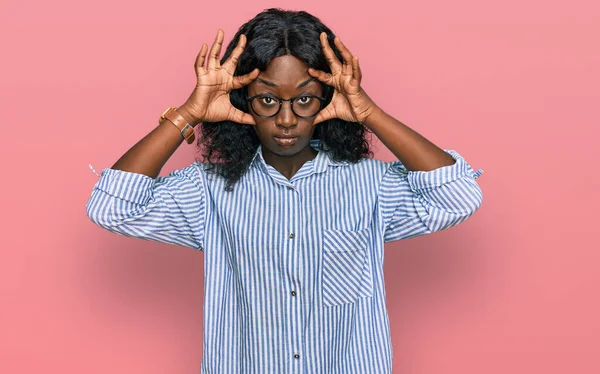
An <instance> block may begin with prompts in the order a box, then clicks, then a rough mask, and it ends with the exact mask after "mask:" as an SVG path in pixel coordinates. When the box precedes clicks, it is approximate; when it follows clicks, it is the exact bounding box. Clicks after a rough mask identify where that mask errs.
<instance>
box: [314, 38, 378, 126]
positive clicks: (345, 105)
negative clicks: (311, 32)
mask: <svg viewBox="0 0 600 374" xmlns="http://www.w3.org/2000/svg"><path fill="white" fill-rule="evenodd" d="M320 38H321V47H322V48H323V54H324V55H325V58H326V59H327V62H328V63H329V67H330V68H331V73H326V72H324V71H322V70H316V69H313V68H310V69H308V73H309V74H310V75H311V76H313V77H315V78H317V79H318V80H319V81H321V82H323V83H325V84H327V85H329V86H332V87H333V88H334V89H335V90H334V93H333V98H332V99H331V103H330V104H329V105H328V106H326V107H325V108H324V109H323V110H321V111H320V112H319V114H317V117H316V118H315V122H314V123H315V124H316V123H319V122H323V121H326V120H328V119H331V118H339V119H342V120H344V121H348V122H362V123H364V122H365V120H366V119H367V117H369V115H370V114H371V113H372V112H373V110H374V108H375V103H374V102H373V101H372V100H371V98H370V97H369V96H368V95H367V93H366V92H365V91H364V90H363V89H362V88H361V87H360V82H361V80H362V73H361V71H360V66H359V65H358V57H357V56H352V53H350V50H348V48H346V46H344V44H343V43H342V41H341V40H340V38H339V37H337V36H336V37H335V39H334V43H335V45H336V46H337V47H338V49H339V51H340V53H341V54H342V58H343V60H344V61H343V62H340V60H338V58H337V57H336V55H335V53H334V52H333V49H331V46H330V45H329V41H328V40H327V34H326V33H324V32H323V33H321V36H320Z"/></svg>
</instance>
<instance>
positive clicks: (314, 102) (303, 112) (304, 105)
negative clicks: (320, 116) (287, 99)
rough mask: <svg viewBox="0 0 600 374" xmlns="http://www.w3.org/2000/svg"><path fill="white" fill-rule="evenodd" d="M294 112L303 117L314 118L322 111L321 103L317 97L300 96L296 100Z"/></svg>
mask: <svg viewBox="0 0 600 374" xmlns="http://www.w3.org/2000/svg"><path fill="white" fill-rule="evenodd" d="M293 105H294V112H295V113H296V115H299V116H302V117H312V116H314V115H315V114H317V113H318V112H319V109H321V102H320V101H319V99H318V98H317V97H316V96H300V97H298V98H296V100H294V103H293Z"/></svg>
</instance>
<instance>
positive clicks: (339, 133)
mask: <svg viewBox="0 0 600 374" xmlns="http://www.w3.org/2000/svg"><path fill="white" fill-rule="evenodd" d="M222 42H223V32H222V31H221V30H219V32H218V33H217V38H216V40H215V42H214V44H213V45H212V47H211V49H210V53H209V51H208V46H207V45H203V46H202V48H201V50H200V53H199V54H198V57H197V59H196V64H195V68H196V74H197V85H196V88H195V89H194V91H193V92H192V94H191V95H190V97H189V98H188V100H186V102H185V103H184V104H183V105H181V106H180V107H178V108H177V109H176V110H172V111H171V112H170V113H169V116H170V118H171V119H172V121H173V123H171V122H170V121H169V120H164V121H162V122H161V123H160V125H159V126H157V127H156V128H155V129H154V130H153V131H152V132H150V133H149V134H148V135H147V136H146V137H144V138H143V139H142V140H141V141H140V142H138V143H137V144H136V145H134V146H133V147H132V148H131V149H130V150H129V151H128V152H127V153H125V154H124V155H123V156H122V157H121V158H120V159H119V160H118V161H117V163H116V164H115V165H113V167H112V168H107V169H104V170H103V171H102V176H101V178H100V180H99V181H98V182H97V184H96V185H95V186H94V189H93V192H92V196H91V197H90V200H89V202H88V204H87V213H88V216H89V217H90V219H91V220H92V221H93V222H95V223H96V224H98V225H100V226H101V227H104V228H105V229H107V230H110V231H112V232H115V233H118V234H121V235H126V236H132V237H137V238H141V239H146V240H154V241H159V242H164V243H170V244H175V245H181V246H187V247H191V248H194V249H198V250H202V251H204V256H205V258H204V261H205V284H204V286H205V294H204V296H205V299H204V352H203V360H202V372H203V373H269V374H271V373H362V374H365V373H377V374H381V373H391V368H392V362H391V359H392V347H391V338H390V330H389V323H388V315H387V311H386V307H385V287H384V276H383V244H384V242H389V241H394V240H399V239H406V238H411V237H415V236H418V235H423V234H428V233H432V232H435V231H439V230H443V229H445V228H448V227H451V226H454V225H457V224H458V223H460V222H463V221H464V220H465V219H467V218H468V217H469V216H471V215H472V214H473V213H474V212H475V211H476V210H477V209H478V208H479V206H480V204H481V201H482V192H481V190H480V188H479V186H478V185H477V183H476V182H475V179H476V178H477V177H479V175H481V173H482V170H481V169H480V170H478V171H477V172H475V171H474V170H473V169H472V168H471V166H469V164H468V163H467V162H466V161H465V160H464V159H463V158H462V157H461V156H460V155H459V154H458V153H457V152H456V151H453V150H447V151H444V150H442V149H440V148H438V147H437V146H436V145H434V144H433V143H431V142H429V141H428V140H426V139H425V138H423V137H422V136H420V135H419V134H417V133H416V132H415V131H413V130H411V129H410V128H409V127H407V126H405V125H404V124H402V123H400V122H399V121H397V120H396V119H394V118H392V117H391V116H389V115H388V114H386V113H385V112H384V111H383V110H382V109H381V108H379V107H378V106H377V105H376V104H375V103H374V102H373V100H371V99H370V97H369V96H368V95H367V94H366V93H365V91H364V90H363V89H362V88H361V86H360V82H361V70H360V67H359V64H358V59H357V58H356V57H355V56H353V55H352V53H351V52H350V51H349V50H348V48H347V47H346V46H344V44H343V43H342V42H341V41H340V39H339V38H338V37H335V36H334V34H333V33H332V32H331V30H329V29H328V28H327V27H326V26H325V25H323V24H322V23H321V22H320V21H319V20H318V19H317V18H315V17H313V16H311V15H310V14H308V13H305V12H288V11H282V10H277V9H269V10H266V11H264V12H262V13H260V14H258V15H257V16H256V17H255V18H253V19H252V20H250V21H249V22H248V23H246V24H244V25H243V26H242V27H241V28H240V29H239V30H238V32H237V33H236V35H235V36H234V38H233V40H232V41H231V43H230V44H229V46H228V47H227V50H226V52H225V54H224V56H223V58H222V60H221V61H219V56H220V52H221V44H222ZM205 60H207V61H205ZM179 116H181V117H179ZM199 123H202V125H200V126H199V127H200V131H201V134H202V137H201V139H200V140H199V142H198V145H201V146H203V149H204V158H205V162H200V161H196V162H194V163H192V164H191V165H190V166H188V167H186V168H184V169H181V170H175V171H173V172H171V173H170V174H169V175H167V176H163V177H158V174H159V172H160V170H161V168H162V166H163V165H164V163H165V162H166V161H167V160H168V158H169V157H170V156H171V155H172V154H173V152H174V151H175V150H176V149H177V147H178V146H179V145H180V144H181V143H182V140H183V139H184V138H187V139H188V141H191V140H192V138H191V136H189V134H190V132H189V131H188V130H187V129H186V128H185V125H187V124H190V125H191V126H196V125H198V124H199ZM174 125H175V126H174ZM181 129H183V131H180V130H181ZM368 132H373V133H375V134H376V135H377V136H378V137H379V139H381V141H382V142H383V143H384V144H385V145H386V146H387V147H388V148H389V149H390V150H391V151H392V152H393V153H394V155H395V156H396V157H397V158H398V161H395V162H390V163H386V162H382V161H378V160H374V159H372V158H370V157H369V156H371V152H370V150H369V143H368V142H367V141H366V139H365V136H366V134H367V133H368Z"/></svg>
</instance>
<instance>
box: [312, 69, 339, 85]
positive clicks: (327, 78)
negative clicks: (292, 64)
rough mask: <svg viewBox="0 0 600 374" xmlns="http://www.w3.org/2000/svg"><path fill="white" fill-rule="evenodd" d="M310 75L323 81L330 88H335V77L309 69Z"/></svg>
mask: <svg viewBox="0 0 600 374" xmlns="http://www.w3.org/2000/svg"><path fill="white" fill-rule="evenodd" d="M308 74H310V76H312V77H315V78H317V79H318V80H319V81H321V82H323V83H325V84H327V85H329V86H333V75H331V74H329V73H326V72H324V71H322V70H316V69H313V68H308Z"/></svg>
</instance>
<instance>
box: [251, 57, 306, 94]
mask: <svg viewBox="0 0 600 374" xmlns="http://www.w3.org/2000/svg"><path fill="white" fill-rule="evenodd" d="M258 77H259V78H262V79H264V80H267V81H269V82H272V83H275V84H277V85H278V86H294V87H296V85H298V84H299V83H302V82H303V81H306V80H307V79H308V78H310V75H309V74H308V65H306V64H305V63H304V62H303V61H302V60H299V59H298V58H296V57H294V56H291V55H284V56H279V57H276V58H274V59H273V60H271V62H269V64H268V65H267V69H266V70H264V71H262V72H261V73H260V74H259V75H258Z"/></svg>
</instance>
